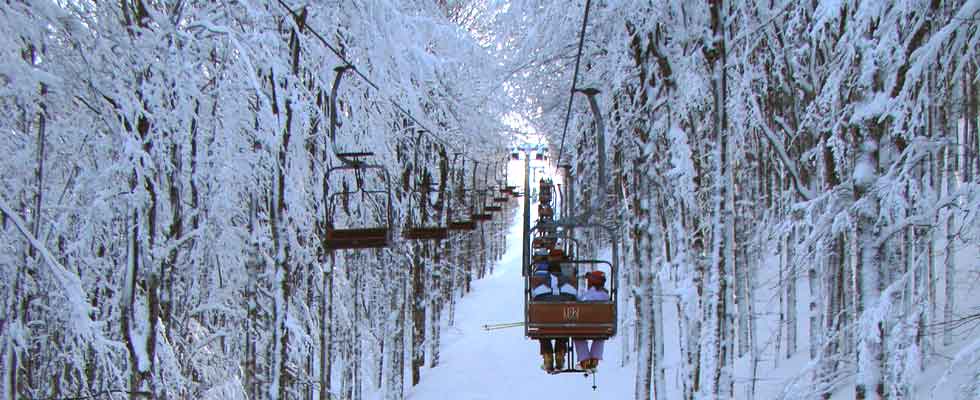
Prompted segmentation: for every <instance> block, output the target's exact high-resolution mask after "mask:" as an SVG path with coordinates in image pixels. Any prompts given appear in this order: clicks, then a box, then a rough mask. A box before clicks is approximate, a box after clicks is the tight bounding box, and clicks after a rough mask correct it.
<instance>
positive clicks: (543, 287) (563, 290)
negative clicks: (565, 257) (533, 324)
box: [530, 261, 578, 372]
mask: <svg viewBox="0 0 980 400" xmlns="http://www.w3.org/2000/svg"><path fill="white" fill-rule="evenodd" d="M530 286H531V298H532V299H534V301H575V299H576V294H577V293H578V289H577V288H576V287H575V280H574V279H570V278H567V277H565V276H563V275H562V274H561V269H560V268H559V267H558V265H557V264H549V263H548V262H546V261H539V262H537V263H535V264H534V273H532V274H531V285H530ZM551 341H552V339H538V342H539V344H540V347H541V358H542V364H541V369H543V370H545V371H548V372H551V371H553V370H554V369H555V368H558V369H561V368H562V367H563V366H564V365H565V353H567V352H568V339H567V338H561V339H554V341H555V343H554V345H553V346H552V343H551Z"/></svg>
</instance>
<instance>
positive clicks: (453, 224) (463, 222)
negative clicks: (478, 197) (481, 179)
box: [446, 154, 476, 232]
mask: <svg viewBox="0 0 980 400" xmlns="http://www.w3.org/2000/svg"><path fill="white" fill-rule="evenodd" d="M458 157H459V154H454V155H453V165H456V159H457V158H458ZM465 167H466V160H465V159H464V160H463V168H462V170H463V171H465V170H466V168H465ZM457 190H458V191H459V193H458V195H459V196H460V198H461V199H462V200H461V201H460V203H465V198H466V192H470V191H471V190H468V189H466V188H465V187H464V185H463V180H462V178H460V181H459V186H458V189H457ZM453 197H455V196H450V197H449V211H448V212H449V215H448V222H447V223H446V227H447V228H449V230H450V231H464V232H468V231H474V230H476V221H475V220H474V218H473V217H472V212H471V213H470V214H471V215H470V218H468V219H467V218H458V219H457V218H455V217H454V214H455V213H454V211H457V208H458V207H457V206H456V205H454V204H453V201H452V199H453ZM470 202H471V203H472V199H471V200H470ZM462 206H463V207H465V206H466V204H462ZM459 208H462V207H459ZM471 209H472V207H471Z"/></svg>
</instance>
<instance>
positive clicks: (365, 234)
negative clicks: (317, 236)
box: [323, 228, 388, 250]
mask: <svg viewBox="0 0 980 400" xmlns="http://www.w3.org/2000/svg"><path fill="white" fill-rule="evenodd" d="M323 247H324V248H325V249H327V250H344V249H374V248H382V247H388V228H357V229H330V230H327V234H326V237H325V238H324V239H323Z"/></svg>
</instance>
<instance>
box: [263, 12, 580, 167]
mask: <svg viewBox="0 0 980 400" xmlns="http://www.w3.org/2000/svg"><path fill="white" fill-rule="evenodd" d="M281 1H282V0H280V2H281ZM591 5H592V0H585V16H584V17H583V18H582V30H581V31H579V34H578V54H576V55H575V72H574V73H573V74H572V90H569V91H568V107H567V108H566V110H565V124H564V126H563V127H562V128H561V146H559V147H558V161H557V162H556V163H555V164H557V165H561V156H562V154H563V153H564V151H565V133H567V132H568V120H569V119H570V118H571V117H572V100H574V99H575V89H576V87H575V85H576V84H578V68H579V63H580V62H581V61H582V46H583V44H585V27H586V25H588V23H589V7H590V6H591Z"/></svg>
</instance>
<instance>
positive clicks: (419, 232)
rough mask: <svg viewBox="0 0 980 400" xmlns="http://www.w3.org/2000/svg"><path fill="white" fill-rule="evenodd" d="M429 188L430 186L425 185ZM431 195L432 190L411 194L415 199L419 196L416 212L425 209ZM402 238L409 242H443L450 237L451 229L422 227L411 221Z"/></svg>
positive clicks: (403, 231)
mask: <svg viewBox="0 0 980 400" xmlns="http://www.w3.org/2000/svg"><path fill="white" fill-rule="evenodd" d="M423 186H426V187H428V185H423ZM429 193H432V191H431V190H427V191H417V192H412V193H411V194H409V195H410V196H412V197H414V196H415V195H417V196H418V206H419V208H416V210H419V209H421V207H423V202H424V201H427V199H426V197H428V195H429ZM402 237H403V238H405V239H408V240H443V239H446V238H448V237H449V227H447V226H422V224H416V223H415V222H413V221H411V220H409V221H408V224H407V226H405V228H404V229H403V230H402Z"/></svg>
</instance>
